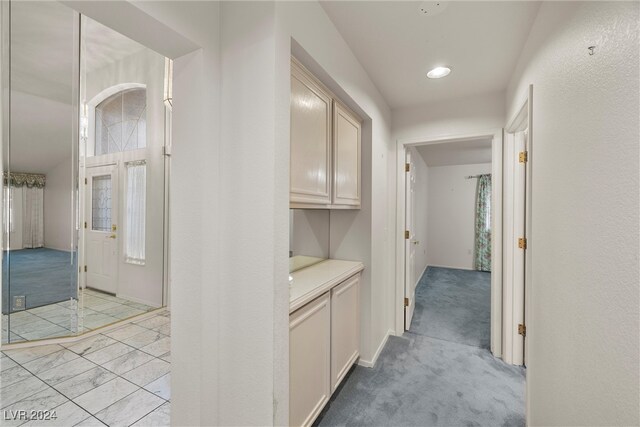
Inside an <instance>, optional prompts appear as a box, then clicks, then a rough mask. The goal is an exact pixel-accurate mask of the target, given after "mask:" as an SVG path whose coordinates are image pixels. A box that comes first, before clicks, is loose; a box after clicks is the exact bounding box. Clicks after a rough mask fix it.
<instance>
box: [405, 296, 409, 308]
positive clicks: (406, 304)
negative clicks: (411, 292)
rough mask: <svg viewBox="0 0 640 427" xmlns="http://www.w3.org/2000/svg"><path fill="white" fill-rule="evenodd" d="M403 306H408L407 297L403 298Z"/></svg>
mask: <svg viewBox="0 0 640 427" xmlns="http://www.w3.org/2000/svg"><path fill="white" fill-rule="evenodd" d="M404 306H405V307H409V298H405V299H404Z"/></svg>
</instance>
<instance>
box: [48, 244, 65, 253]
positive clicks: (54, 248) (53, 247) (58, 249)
mask: <svg viewBox="0 0 640 427" xmlns="http://www.w3.org/2000/svg"><path fill="white" fill-rule="evenodd" d="M43 247H44V248H45V249H53V250H54V251H60V252H71V251H70V250H69V248H64V249H63V248H57V247H55V246H47V245H45V246H43Z"/></svg>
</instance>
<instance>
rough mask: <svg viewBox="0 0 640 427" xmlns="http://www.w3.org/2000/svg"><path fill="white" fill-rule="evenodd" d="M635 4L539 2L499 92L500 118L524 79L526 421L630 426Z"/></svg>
mask: <svg viewBox="0 0 640 427" xmlns="http://www.w3.org/2000/svg"><path fill="white" fill-rule="evenodd" d="M639 7H640V5H639V4H638V3H637V2H562V3H556V2H544V3H543V4H542V6H541V8H540V11H539V14H538V17H537V19H536V21H535V23H534V25H533V28H532V30H531V33H530V36H529V39H528V41H527V43H526V45H525V47H524V49H523V52H522V55H521V58H520V60H519V62H518V65H517V67H516V69H515V72H514V75H513V77H512V80H511V83H510V85H509V89H508V91H507V96H506V101H507V104H508V109H507V111H508V114H507V117H508V118H510V117H512V116H513V115H514V114H515V113H516V112H517V110H518V109H519V107H520V105H521V104H522V102H523V99H524V96H525V95H526V92H527V88H528V85H529V84H533V127H532V139H533V148H532V156H531V160H532V161H531V165H532V168H533V169H532V225H531V227H532V235H531V238H530V250H531V251H532V252H531V257H532V260H531V262H532V265H531V271H532V273H531V274H532V276H531V283H530V287H529V289H530V298H529V304H528V306H527V310H528V313H529V314H530V316H529V320H530V324H529V325H528V327H527V339H528V346H529V347H528V348H529V359H528V368H527V400H528V415H529V424H530V425H638V424H639V423H640V415H639V414H640V413H639V411H638V402H639V401H640V396H639V395H638V393H639V389H640V384H639V376H638V365H639V363H640V360H639V354H638V352H639V344H640V343H639V337H640V331H639V325H638V323H639V319H640V313H639V305H638V301H639V290H638V289H639V280H638V278H639V268H638V253H639V249H640V248H639V244H638V235H639V231H640V230H639V227H638V216H639V214H640V212H639V202H640V200H639V192H638V181H639V170H640V165H639V144H638V140H639V138H640V130H639V127H640V126H639V123H638V117H639V116H640V111H639V92H640V87H639V82H640V71H639V59H638V55H639V46H638V31H639V29H638V26H639V24H638V22H639V19H640V16H639V15H640V13H639ZM591 45H595V46H596V49H595V55H593V56H590V55H589V54H588V50H587V47H588V46H591Z"/></svg>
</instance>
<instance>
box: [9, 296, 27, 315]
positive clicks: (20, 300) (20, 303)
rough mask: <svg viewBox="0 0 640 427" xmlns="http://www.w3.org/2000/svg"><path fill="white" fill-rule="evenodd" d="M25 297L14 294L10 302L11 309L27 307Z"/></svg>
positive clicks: (17, 309) (18, 309)
mask: <svg viewBox="0 0 640 427" xmlns="http://www.w3.org/2000/svg"><path fill="white" fill-rule="evenodd" d="M26 306H27V299H26V297H25V296H24V295H14V296H13V299H12V304H11V311H21V310H25V309H26V308H27V307H26Z"/></svg>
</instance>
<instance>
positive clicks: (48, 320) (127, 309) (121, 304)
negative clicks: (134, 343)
mask: <svg viewBox="0 0 640 427" xmlns="http://www.w3.org/2000/svg"><path fill="white" fill-rule="evenodd" d="M80 306H81V307H83V308H82V309H81V310H78V309H77V307H78V301H76V300H69V301H63V302H59V303H57V304H49V305H45V306H42V307H36V308H32V309H29V310H24V311H18V312H15V313H12V314H11V315H10V319H9V316H7V315H3V316H2V343H3V344H6V343H8V342H10V343H16V342H21V341H31V340H37V339H44V338H56V337H64V336H69V335H76V334H77V333H81V332H86V331H90V330H93V329H97V328H100V327H102V326H106V325H109V324H111V323H114V322H117V321H119V320H123V319H127V318H130V317H133V316H137V315H138V314H142V313H146V312H148V311H151V310H155V307H151V306H148V305H145V304H140V303H137V302H133V301H129V300H126V299H123V298H118V297H116V296H113V295H110V294H106V293H103V292H99V291H95V290H93V289H84V290H83V291H82V296H81V300H80ZM76 313H77V315H76ZM9 320H10V322H9ZM9 331H10V333H9Z"/></svg>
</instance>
